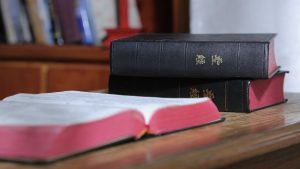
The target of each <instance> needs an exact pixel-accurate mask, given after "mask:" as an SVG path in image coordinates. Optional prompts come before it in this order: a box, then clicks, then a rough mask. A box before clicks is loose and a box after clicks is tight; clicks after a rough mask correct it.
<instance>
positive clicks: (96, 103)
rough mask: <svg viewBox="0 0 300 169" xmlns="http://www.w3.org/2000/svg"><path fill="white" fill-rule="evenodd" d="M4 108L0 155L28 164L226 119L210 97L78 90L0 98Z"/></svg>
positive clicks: (0, 103) (3, 157)
mask: <svg viewBox="0 0 300 169" xmlns="http://www.w3.org/2000/svg"><path fill="white" fill-rule="evenodd" d="M0 111H1V113H0V118H1V121H0V158H2V159H9V160H16V161H29V162H30V161H31V162H34V161H51V160H56V159H59V158H63V157H66V156H70V155H73V154H77V153H80V152H84V151H87V150H90V149H94V148H98V147H102V146H105V145H108V144H112V143H115V142H118V141H121V140H124V139H128V138H136V139H138V138H140V137H141V136H143V135H144V134H145V133H148V134H152V135H160V134H165V133H169V132H173V131H177V130H182V129H187V128H191V127H196V126H201V125H204V124H209V123H213V122H217V121H221V120H222V117H221V115H220V113H219V111H218V109H217V107H216V106H215V105H214V104H213V102H212V101H211V100H210V99H209V98H193V99H190V98H189V99H178V98H152V97H135V96H120V95H111V94H101V93H88V92H76V91H67V92H57V93H44V94H18V95H14V96H11V97H7V98H5V99H4V100H3V101H1V102H0ZM3 138H5V139H3Z"/></svg>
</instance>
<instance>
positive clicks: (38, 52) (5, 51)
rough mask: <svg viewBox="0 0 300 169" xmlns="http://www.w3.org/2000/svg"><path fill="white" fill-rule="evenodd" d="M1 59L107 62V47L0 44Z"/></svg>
mask: <svg viewBox="0 0 300 169" xmlns="http://www.w3.org/2000/svg"><path fill="white" fill-rule="evenodd" d="M0 51H1V52H0V59H1V60H5V59H6V60H26V61H30V60H34V61H77V62H109V48H107V47H98V46H83V45H63V46H47V45H29V44H28V45H3V44H2V45H0Z"/></svg>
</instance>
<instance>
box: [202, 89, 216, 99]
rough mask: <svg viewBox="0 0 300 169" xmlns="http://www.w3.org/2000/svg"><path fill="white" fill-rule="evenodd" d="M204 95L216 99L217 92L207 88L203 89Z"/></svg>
mask: <svg viewBox="0 0 300 169" xmlns="http://www.w3.org/2000/svg"><path fill="white" fill-rule="evenodd" d="M203 97H209V98H210V99H214V98H215V94H214V92H213V91H212V90H210V89H205V90H203Z"/></svg>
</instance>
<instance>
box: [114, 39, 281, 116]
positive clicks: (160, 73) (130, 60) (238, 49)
mask: <svg viewBox="0 0 300 169" xmlns="http://www.w3.org/2000/svg"><path fill="white" fill-rule="evenodd" d="M274 37H275V34H206V35H204V34H203V35H192V34H140V35H136V36H132V37H128V38H124V39H120V40H116V41H113V42H112V45H111V75H110V82H109V93H114V94H124V95H138V96H156V97H184V98H195V97H204V96H206V97H209V98H211V99H212V100H213V101H214V103H215V104H216V105H217V107H218V108H219V110H220V111H229V112H252V111H255V110H258V109H261V108H265V107H268V106H271V105H275V104H279V103H283V102H285V101H286V99H285V98H284V92H283V84H284V76H285V73H286V71H280V70H279V68H280V67H279V66H278V65H277V64H276V60H275V48H274Z"/></svg>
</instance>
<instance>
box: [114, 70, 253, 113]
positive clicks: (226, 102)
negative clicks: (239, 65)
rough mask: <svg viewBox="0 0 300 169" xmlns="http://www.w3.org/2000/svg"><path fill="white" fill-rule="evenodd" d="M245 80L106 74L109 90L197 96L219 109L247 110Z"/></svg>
mask: <svg viewBox="0 0 300 169" xmlns="http://www.w3.org/2000/svg"><path fill="white" fill-rule="evenodd" d="M248 88H249V80H202V79H177V78H145V77H128V76H113V75H111V76H110V80H109V93H112V94H123V95H136V96H152V97H178V98H198V97H209V98H211V99H212V101H213V102H214V103H215V104H216V106H217V107H218V109H219V110H220V111H226V112H249V103H248V102H249V99H248V97H249V96H248Z"/></svg>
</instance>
